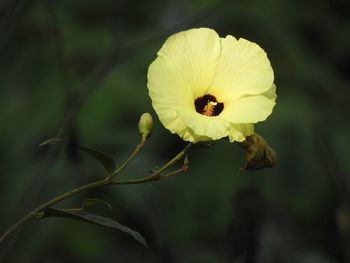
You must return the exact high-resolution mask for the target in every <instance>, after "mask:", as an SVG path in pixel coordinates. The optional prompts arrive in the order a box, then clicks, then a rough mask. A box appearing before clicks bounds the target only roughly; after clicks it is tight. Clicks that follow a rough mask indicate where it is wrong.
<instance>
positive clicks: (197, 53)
mask: <svg viewBox="0 0 350 263" xmlns="http://www.w3.org/2000/svg"><path fill="white" fill-rule="evenodd" d="M157 55H158V57H157V58H156V59H155V60H154V61H153V63H152V64H151V65H150V66H149V69H148V76H147V77H148V83H147V86H148V90H149V95H150V97H151V99H152V105H153V107H154V109H155V111H156V113H157V114H158V116H159V119H160V121H161V122H162V123H163V125H164V126H165V128H167V129H168V130H170V131H171V132H172V133H176V134H178V135H179V136H180V137H182V138H183V139H184V140H185V141H190V142H198V141H207V140H218V139H221V138H223V137H226V136H228V137H229V139H230V141H231V142H233V141H238V142H241V141H244V140H245V137H246V136H248V135H251V134H253V133H254V127H253V123H256V122H259V121H263V120H265V119H266V118H267V116H269V115H270V114H271V112H272V109H273V107H274V105H275V99H276V87H275V85H274V84H273V81H274V75H273V70H272V68H271V65H270V62H269V60H268V58H267V56H266V53H265V52H264V50H263V49H261V47H259V46H258V45H257V44H255V43H253V42H250V41H248V40H245V39H243V38H240V39H238V40H237V39H236V38H234V37H233V36H230V35H228V36H227V37H225V38H220V37H219V36H218V34H217V33H216V32H215V31H214V30H212V29H209V28H197V29H190V30H187V31H182V32H179V33H177V34H174V35H172V36H170V37H169V38H168V39H167V40H166V41H165V43H164V45H163V46H162V48H161V49H160V50H159V51H158V54H157Z"/></svg>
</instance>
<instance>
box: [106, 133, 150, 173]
mask: <svg viewBox="0 0 350 263" xmlns="http://www.w3.org/2000/svg"><path fill="white" fill-rule="evenodd" d="M145 142H146V139H144V138H141V142H140V143H139V144H138V145H137V146H136V148H135V150H134V151H133V152H132V154H131V155H130V156H129V158H128V159H126V160H125V162H124V163H123V164H122V165H121V166H120V167H119V168H118V169H116V170H115V171H114V172H113V173H112V175H111V176H110V178H113V177H115V176H116V175H118V174H119V173H120V172H121V171H123V170H124V168H125V167H126V166H127V165H128V164H129V163H130V162H131V161H132V160H133V159H134V158H135V157H136V155H137V154H138V153H139V152H140V151H141V149H142V148H143V146H144V145H145Z"/></svg>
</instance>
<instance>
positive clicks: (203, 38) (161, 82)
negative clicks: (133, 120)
mask: <svg viewBox="0 0 350 263" xmlns="http://www.w3.org/2000/svg"><path fill="white" fill-rule="evenodd" d="M220 48H221V47H220V38H219V36H218V35H217V33H216V32H215V31H214V30H212V29H208V28H198V29H191V30H187V31H183V32H180V33H177V34H175V35H173V36H171V37H169V38H168V39H167V40H166V42H165V43H164V45H163V47H162V48H161V49H160V50H159V52H158V57H157V59H156V60H155V61H154V62H153V63H152V64H151V65H150V67H149V69H148V76H147V77H148V84H147V86H148V89H149V91H150V96H151V98H152V101H153V102H156V103H157V102H159V103H162V102H161V101H163V100H166V101H167V103H170V104H177V105H179V104H181V105H186V107H190V108H194V99H195V98H197V97H198V96H203V93H204V92H205V90H206V89H207V87H208V86H209V84H210V83H211V80H212V78H213V75H214V72H215V68H216V63H217V60H218V57H219V54H220Z"/></svg>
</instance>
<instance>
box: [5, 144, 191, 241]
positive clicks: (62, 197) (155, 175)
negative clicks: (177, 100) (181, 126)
mask: <svg viewBox="0 0 350 263" xmlns="http://www.w3.org/2000/svg"><path fill="white" fill-rule="evenodd" d="M144 143H145V140H141V142H140V143H139V144H138V145H137V146H136V148H135V150H134V152H133V153H132V154H131V155H130V157H129V158H128V159H127V160H126V161H125V162H124V163H123V164H122V165H121V166H120V167H119V168H118V169H117V170H115V172H113V174H112V175H111V176H107V177H106V178H104V179H101V180H98V181H95V182H92V183H89V184H86V185H83V186H80V187H78V188H75V189H73V190H71V191H68V192H66V193H63V194H61V195H58V196H56V197H55V198H53V199H51V200H49V201H47V202H45V203H43V204H41V205H39V206H38V207H36V208H34V209H33V210H32V211H30V212H29V213H28V214H26V215H25V216H24V217H22V218H21V219H19V220H18V221H17V222H16V223H15V224H14V225H12V226H11V227H10V228H9V229H8V230H6V231H5V232H4V233H3V234H2V235H1V236H0V243H1V242H3V241H4V239H5V238H6V237H8V236H9V235H10V234H11V233H13V232H15V231H16V230H17V229H18V228H19V227H21V226H22V225H24V224H25V223H27V222H29V221H30V220H32V219H34V218H36V216H37V213H39V212H42V211H43V210H44V209H46V208H48V207H50V206H52V205H54V204H56V203H58V202H60V201H63V200H65V199H67V198H69V197H71V196H73V195H75V194H78V193H81V192H83V191H86V190H89V189H92V188H95V187H98V186H103V185H112V184H113V185H117V184H138V183H144V182H147V181H152V180H158V179H164V178H168V177H170V176H174V175H176V174H178V173H180V172H183V171H186V170H187V166H188V164H187V162H186V161H185V163H184V166H183V167H182V168H180V169H177V170H175V171H173V172H170V173H168V174H165V175H164V176H160V175H161V173H162V172H164V171H165V170H166V169H168V168H169V167H170V166H172V165H174V164H175V163H177V162H178V161H179V160H181V159H182V158H183V157H184V156H185V155H186V153H187V151H188V149H189V148H190V147H191V145H192V144H191V143H190V144H188V145H187V146H186V147H185V148H184V149H183V150H182V151H181V152H180V153H178V154H177V155H176V156H175V157H174V158H173V159H171V160H170V161H169V162H167V163H166V164H165V165H163V166H162V167H161V168H160V169H158V170H157V171H155V172H154V173H152V174H151V175H149V176H146V177H144V178H140V179H132V180H128V181H124V182H122V181H121V182H112V178H113V176H115V175H117V174H118V173H120V172H121V171H122V170H123V169H124V168H125V167H126V166H127V165H128V164H129V163H130V162H131V161H132V160H133V159H134V158H135V156H136V155H137V154H138V152H139V151H140V150H141V148H142V147H143V146H144Z"/></svg>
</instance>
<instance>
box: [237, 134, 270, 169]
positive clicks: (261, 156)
mask: <svg viewBox="0 0 350 263" xmlns="http://www.w3.org/2000/svg"><path fill="white" fill-rule="evenodd" d="M239 145H240V146H241V147H242V148H243V150H244V151H245V152H246V156H245V159H246V160H245V164H244V166H243V167H242V170H247V171H253V170H260V169H263V168H265V167H273V166H275V164H276V153H275V151H274V150H273V149H272V148H271V147H270V146H269V145H268V144H267V142H266V141H265V140H264V139H263V138H262V137H261V136H260V135H258V134H256V133H255V134H253V135H251V136H247V138H246V140H245V141H243V142H241V143H239Z"/></svg>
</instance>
